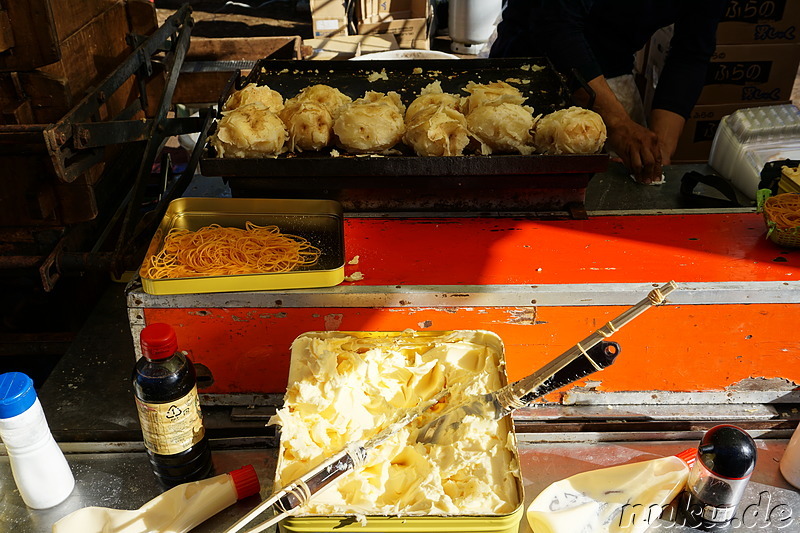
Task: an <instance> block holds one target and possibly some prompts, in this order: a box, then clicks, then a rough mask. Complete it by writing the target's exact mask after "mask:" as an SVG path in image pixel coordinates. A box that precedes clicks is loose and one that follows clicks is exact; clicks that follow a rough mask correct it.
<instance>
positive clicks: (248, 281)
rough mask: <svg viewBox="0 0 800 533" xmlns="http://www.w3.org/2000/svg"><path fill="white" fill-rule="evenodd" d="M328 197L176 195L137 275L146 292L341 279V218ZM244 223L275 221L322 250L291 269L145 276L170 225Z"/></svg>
mask: <svg viewBox="0 0 800 533" xmlns="http://www.w3.org/2000/svg"><path fill="white" fill-rule="evenodd" d="M343 218H344V217H343V213H342V206H341V204H339V203H338V202H336V201H333V200H296V199H291V200H274V199H264V198H178V199H177V200H173V201H172V202H170V204H169V206H168V207H167V212H166V213H165V214H164V217H163V218H162V220H161V224H159V226H158V229H157V230H156V232H155V234H154V235H153V239H152V240H151V241H150V246H149V248H148V250H147V254H146V255H145V258H144V261H143V263H142V267H141V268H140V271H139V275H140V277H141V279H142V288H143V289H144V291H145V292H147V293H148V294H159V295H160V294H190V293H211V292H239V291H261V290H277V289H303V288H311V287H332V286H334V285H338V284H339V283H341V282H342V281H343V280H344V220H343ZM246 222H252V223H253V224H257V225H260V226H266V225H275V226H278V228H279V229H280V231H281V232H282V233H289V234H292V235H298V236H300V237H304V238H305V239H307V240H308V241H309V242H310V243H311V244H313V245H314V246H316V247H317V248H319V249H320V250H321V252H322V253H321V254H320V257H319V260H318V261H317V263H316V264H314V265H310V266H306V267H300V268H298V269H297V270H293V271H291V272H276V273H264V274H241V275H226V276H201V277H186V278H169V279H153V278H150V277H148V276H147V270H146V267H147V264H148V261H149V260H150V257H151V256H153V255H155V254H157V253H158V252H159V251H160V250H161V248H162V246H163V245H164V237H165V236H166V235H167V234H168V233H169V231H170V230H171V229H173V228H181V229H188V230H191V231H196V230H198V229H200V228H201V227H204V226H208V225H210V224H219V225H220V226H224V227H238V228H244V227H245V223H246Z"/></svg>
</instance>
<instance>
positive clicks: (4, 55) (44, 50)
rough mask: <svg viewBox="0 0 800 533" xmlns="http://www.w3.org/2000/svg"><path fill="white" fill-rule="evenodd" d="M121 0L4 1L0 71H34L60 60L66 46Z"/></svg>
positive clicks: (0, 24)
mask: <svg viewBox="0 0 800 533" xmlns="http://www.w3.org/2000/svg"><path fill="white" fill-rule="evenodd" d="M119 1H120V0H80V1H79V2H69V1H64V0H5V1H4V2H3V3H2V7H0V70H4V71H14V70H31V69H34V68H37V67H41V66H44V65H47V64H50V63H53V62H55V61H58V60H59V59H61V57H62V55H63V43H64V42H65V41H66V40H67V39H68V38H69V37H70V36H71V35H72V34H74V33H75V32H77V31H78V30H80V29H81V28H82V27H83V26H84V25H86V24H87V23H88V22H89V21H91V20H92V19H94V18H95V17H96V16H97V15H99V14H100V13H103V12H104V11H106V10H108V9H109V8H110V7H111V6H112V5H114V4H116V3H118V2H119Z"/></svg>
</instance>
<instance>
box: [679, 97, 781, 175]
mask: <svg viewBox="0 0 800 533" xmlns="http://www.w3.org/2000/svg"><path fill="white" fill-rule="evenodd" d="M783 103H787V102H769V103H729V104H715V105H698V106H695V108H694V109H693V110H692V114H691V115H690V116H689V118H688V119H687V121H686V125H685V126H684V127H683V133H682V134H681V137H680V139H678V148H677V150H676V151H675V155H674V156H673V157H672V163H705V162H707V161H708V156H709V153H710V152H711V143H712V142H713V141H714V135H715V134H716V132H717V128H718V127H719V122H720V120H722V117H725V116H727V115H730V114H731V113H733V112H734V111H736V110H738V109H744V108H750V107H762V106H766V105H776V104H783Z"/></svg>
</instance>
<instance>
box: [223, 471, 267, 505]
mask: <svg viewBox="0 0 800 533" xmlns="http://www.w3.org/2000/svg"><path fill="white" fill-rule="evenodd" d="M228 475H230V476H231V478H232V479H233V486H234V487H236V498H237V499H239V500H243V499H244V498H247V497H248V496H252V495H253V494H258V493H259V492H260V491H261V485H260V484H259V482H258V474H256V469H255V468H253V465H247V466H243V467H242V468H237V469H236V470H233V471H231V472H228Z"/></svg>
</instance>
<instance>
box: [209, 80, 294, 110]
mask: <svg viewBox="0 0 800 533" xmlns="http://www.w3.org/2000/svg"><path fill="white" fill-rule="evenodd" d="M256 103H258V104H262V105H264V106H266V107H267V109H269V110H270V111H272V112H273V113H280V112H281V109H283V96H281V93H279V92H278V91H273V90H272V89H270V88H269V87H268V86H266V85H256V84H254V83H250V84H248V85H245V86H244V88H242V89H240V90H238V91H235V92H234V93H233V94H231V95H230V96H229V97H228V99H227V100H226V101H225V105H223V106H222V111H232V110H234V109H236V108H239V107H241V106H243V105H247V104H256Z"/></svg>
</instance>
